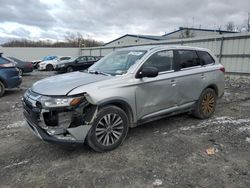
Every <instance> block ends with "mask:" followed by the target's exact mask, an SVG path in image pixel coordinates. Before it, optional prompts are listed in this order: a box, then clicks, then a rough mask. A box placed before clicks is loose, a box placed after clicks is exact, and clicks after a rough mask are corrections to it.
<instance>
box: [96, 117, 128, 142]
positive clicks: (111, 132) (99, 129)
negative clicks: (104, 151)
mask: <svg viewBox="0 0 250 188" xmlns="http://www.w3.org/2000/svg"><path fill="white" fill-rule="evenodd" d="M123 124H124V122H123V120H122V118H121V117H120V116H119V115H118V114H114V113H112V114H107V115H105V116H103V117H102V118H101V119H100V121H99V122H98V124H97V126H96V130H95V135H96V138H97V141H98V142H99V143H100V144H102V145H103V146H110V145H113V144H115V143H116V142H117V141H118V140H119V139H120V138H121V135H122V133H123V131H124V125H123Z"/></svg>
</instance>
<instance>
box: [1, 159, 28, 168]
mask: <svg viewBox="0 0 250 188" xmlns="http://www.w3.org/2000/svg"><path fill="white" fill-rule="evenodd" d="M28 162H29V161H28V160H25V161H21V162H18V163H13V164H11V165H8V166H5V167H4V169H7V168H11V167H14V166H19V165H22V164H26V163H28Z"/></svg>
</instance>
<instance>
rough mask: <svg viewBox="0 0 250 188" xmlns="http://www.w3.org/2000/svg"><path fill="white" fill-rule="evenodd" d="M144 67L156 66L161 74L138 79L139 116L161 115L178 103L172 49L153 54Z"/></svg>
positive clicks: (137, 101)
mask: <svg viewBox="0 0 250 188" xmlns="http://www.w3.org/2000/svg"><path fill="white" fill-rule="evenodd" d="M142 67H156V68H157V69H158V70H159V75H158V76H157V77H155V78H141V79H137V82H138V83H137V88H136V106H137V118H138V119H144V118H145V117H149V116H153V115H160V114H159V113H162V112H164V111H166V110H167V109H169V108H171V107H175V106H176V104H177V89H176V83H175V81H174V80H173V79H172V77H173V76H174V74H175V72H174V53H173V51H172V50H164V51H159V52H156V53H154V54H153V55H151V56H150V57H149V58H148V59H147V60H146V62H145V63H144V64H143V65H142Z"/></svg>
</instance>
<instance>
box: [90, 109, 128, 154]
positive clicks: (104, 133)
mask: <svg viewBox="0 0 250 188" xmlns="http://www.w3.org/2000/svg"><path fill="white" fill-rule="evenodd" d="M128 122H129V121H128V117H127V115H126V113H125V112H124V111H123V110H122V109H120V108H118V107H116V106H106V107H104V108H102V109H101V110H100V111H99V112H98V114H97V117H96V119H95V120H94V122H93V125H92V127H91V129H90V131H89V133H88V136H87V142H88V145H89V146H90V147H91V148H92V149H94V150H95V151H98V152H104V151H110V150H113V149H115V148H117V147H118V146H119V145H121V144H122V142H123V141H124V139H125V137H126V136H127V133H128V127H129V125H128Z"/></svg>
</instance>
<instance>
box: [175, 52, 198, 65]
mask: <svg viewBox="0 0 250 188" xmlns="http://www.w3.org/2000/svg"><path fill="white" fill-rule="evenodd" d="M177 53H178V55H179V66H180V69H184V68H189V67H195V66H199V65H201V64H200V61H199V58H198V56H197V54H196V51H193V50H178V51H177Z"/></svg>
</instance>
